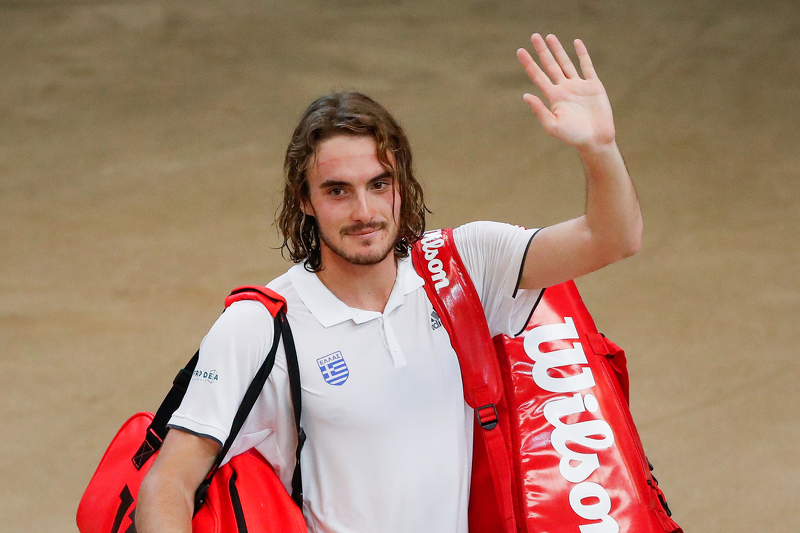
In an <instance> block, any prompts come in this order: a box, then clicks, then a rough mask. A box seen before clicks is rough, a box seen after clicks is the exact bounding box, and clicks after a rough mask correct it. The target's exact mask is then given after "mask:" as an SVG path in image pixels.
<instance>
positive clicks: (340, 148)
mask: <svg viewBox="0 0 800 533" xmlns="http://www.w3.org/2000/svg"><path fill="white" fill-rule="evenodd" d="M390 160H391V159H390ZM310 163H311V164H310V165H309V169H308V177H309V178H310V179H312V180H313V179H314V178H320V177H322V178H324V179H333V178H335V179H347V178H356V177H359V176H361V175H363V174H365V173H366V174H370V173H373V174H372V175H374V173H381V172H383V171H384V168H383V165H381V163H380V161H379V160H378V153H377V144H376V142H375V139H373V138H372V137H368V136H351V135H336V136H334V137H331V138H330V139H326V140H324V141H322V142H321V143H319V145H317V149H316V151H315V152H314V156H313V157H312V158H311V162H310ZM372 175H370V176H369V177H372Z"/></svg>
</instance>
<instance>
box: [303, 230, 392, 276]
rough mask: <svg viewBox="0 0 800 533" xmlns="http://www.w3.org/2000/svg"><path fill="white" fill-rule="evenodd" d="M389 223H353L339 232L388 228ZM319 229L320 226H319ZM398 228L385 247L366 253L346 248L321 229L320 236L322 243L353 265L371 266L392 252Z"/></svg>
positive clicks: (344, 233)
mask: <svg viewBox="0 0 800 533" xmlns="http://www.w3.org/2000/svg"><path fill="white" fill-rule="evenodd" d="M388 226H389V224H388V223H386V222H372V223H368V224H353V225H351V226H347V227H345V228H342V230H341V231H340V232H339V234H340V235H341V236H345V235H347V234H349V233H356V232H359V231H362V230H364V229H374V230H379V231H380V230H386V229H388ZM317 228H318V229H319V226H318V227H317ZM396 232H397V230H396V228H395V234H394V235H391V236H392V237H393V238H392V239H390V242H389V243H388V244H387V245H386V246H385V247H383V248H378V249H375V250H372V251H370V252H366V253H358V252H357V251H355V252H354V251H349V250H346V249H345V247H344V246H341V245H340V242H341V241H339V242H334V240H333V239H331V238H330V237H329V236H328V235H327V234H325V233H324V232H323V231H322V230H321V229H320V230H319V237H320V240H321V241H322V243H323V244H324V245H325V246H327V247H328V248H329V249H330V250H331V251H332V252H333V253H334V254H336V255H337V256H339V257H341V258H342V259H344V260H345V261H347V262H348V263H350V264H352V265H358V266H369V265H377V264H378V263H381V262H382V261H384V260H385V259H386V258H387V257H388V256H389V254H390V253H392V252H393V251H394V248H395V244H396V242H397V233H396Z"/></svg>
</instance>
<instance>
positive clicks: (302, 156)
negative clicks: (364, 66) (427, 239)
mask: <svg viewBox="0 0 800 533" xmlns="http://www.w3.org/2000/svg"><path fill="white" fill-rule="evenodd" d="M337 135H351V136H366V137H372V138H373V139H375V144H376V145H377V154H376V156H377V158H378V161H379V162H380V164H381V165H382V166H383V168H385V169H386V170H387V171H389V172H390V173H391V175H392V177H393V178H394V183H395V186H396V187H397V188H398V191H399V193H400V219H399V221H398V235H397V242H396V243H395V247H394V254H395V258H397V259H400V258H403V257H407V256H408V253H409V248H410V246H411V245H412V244H414V243H415V242H416V241H418V240H419V239H420V238H421V237H422V234H423V233H424V232H425V213H426V212H429V211H428V209H427V207H426V206H425V201H424V199H423V194H422V187H421V186H420V184H419V182H417V180H416V178H415V177H414V173H413V171H412V162H411V146H410V144H409V142H408V139H407V138H406V134H405V132H404V131H403V129H402V128H401V127H400V125H399V124H398V123H397V121H395V119H394V118H393V117H392V115H391V114H390V113H389V112H388V111H387V110H386V109H385V108H384V107H383V106H381V105H380V104H378V103H377V102H375V101H374V100H373V99H371V98H369V97H368V96H365V95H363V94H361V93H357V92H345V93H333V94H329V95H325V96H321V97H319V98H317V99H316V100H314V101H313V102H312V103H311V105H309V106H308V108H307V109H306V111H305V113H303V116H302V117H301V119H300V122H299V123H298V125H297V127H296V128H295V130H294V133H293V134H292V140H291V142H290V143H289V147H288V148H287V149H286V158H285V159H284V165H283V166H284V172H285V181H284V190H283V204H282V205H281V206H280V207H279V208H278V212H277V214H276V217H275V223H276V225H277V226H278V228H279V230H280V232H281V234H282V236H283V245H282V246H281V253H283V254H285V252H288V254H289V258H290V259H291V260H292V261H293V262H295V263H301V262H303V261H305V268H306V270H309V271H310V272H319V271H320V270H322V256H321V241H320V236H319V228H318V227H317V221H316V220H315V218H314V217H312V216H310V215H306V214H305V213H304V212H303V208H302V207H303V202H304V201H306V200H308V198H309V188H308V180H307V177H308V170H309V166H310V164H311V161H312V159H313V157H314V155H315V153H316V149H317V147H318V146H319V145H320V143H322V142H323V141H325V140H327V139H330V138H331V137H335V136H337ZM389 154H391V158H390V155H389ZM393 163H394V164H393Z"/></svg>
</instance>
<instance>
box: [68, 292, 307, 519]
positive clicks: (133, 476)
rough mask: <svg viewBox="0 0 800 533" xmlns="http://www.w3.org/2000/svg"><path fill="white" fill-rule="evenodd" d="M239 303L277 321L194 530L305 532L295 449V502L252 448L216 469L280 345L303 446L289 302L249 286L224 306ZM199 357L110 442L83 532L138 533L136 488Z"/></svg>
mask: <svg viewBox="0 0 800 533" xmlns="http://www.w3.org/2000/svg"><path fill="white" fill-rule="evenodd" d="M239 300H256V301H259V302H261V303H262V304H264V306H265V307H266V308H267V310H268V311H269V312H270V314H271V315H272V316H273V318H274V327H275V332H274V337H273V345H272V348H271V350H270V353H269V355H267V358H266V360H265V361H264V363H263V364H262V366H261V368H260V369H259V371H258V373H257V374H256V376H255V377H254V378H253V381H252V383H251V384H250V387H249V388H248V390H247V392H246V393H245V397H244V398H243V400H242V403H241V405H240V407H239V410H238V412H237V413H236V416H235V418H234V421H233V425H232V427H231V434H230V435H229V437H228V440H227V441H226V442H225V444H224V445H223V446H222V449H221V450H220V452H219V454H218V455H217V458H216V460H215V462H214V466H213V467H212V469H211V472H209V473H208V475H207V476H206V479H205V481H204V482H203V483H202V484H201V486H200V488H199V489H198V490H197V494H196V495H195V516H194V518H193V520H192V531H193V532H194V533H233V532H236V531H239V532H242V531H248V532H250V533H258V532H262V533H306V532H307V528H306V524H305V521H304V519H303V513H302V511H301V510H300V507H299V506H300V505H301V502H302V490H301V489H300V487H299V485H297V483H299V479H300V472H299V451H298V463H297V465H296V467H295V468H296V470H295V478H294V480H293V482H292V485H293V492H294V494H293V495H292V496H290V495H289V493H287V491H286V489H285V488H284V487H283V485H282V484H281V482H280V480H279V479H278V476H277V475H276V474H275V472H274V471H273V469H272V466H271V465H270V464H269V462H267V460H266V459H264V458H263V457H262V456H261V454H259V453H258V452H257V451H256V450H255V449H250V450H248V451H246V452H244V453H242V454H239V455H237V456H235V457H233V458H232V459H231V460H230V461H228V462H227V463H225V465H223V466H220V463H221V462H222V461H223V459H224V458H225V456H226V454H227V452H228V450H229V449H230V446H231V445H232V444H233V440H234V438H235V437H236V434H237V433H238V432H239V430H240V429H241V427H242V424H243V423H244V421H245V419H246V418H247V415H248V414H249V412H250V410H251V408H252V407H253V404H254V403H255V401H256V399H257V398H258V395H259V394H260V393H261V389H262V387H263V386H264V383H265V382H266V380H267V377H268V376H269V374H270V371H271V370H272V366H273V364H274V362H275V353H276V351H277V348H278V341H279V340H280V339H283V343H284V346H285V348H286V354H287V364H288V365H289V367H290V370H289V376H290V377H289V379H290V385H291V387H290V388H291V391H292V392H291V394H292V397H293V399H292V404H293V406H294V409H295V422H296V425H297V429H298V435H300V439H299V440H300V442H299V446H300V447H302V441H303V440H304V437H303V436H302V435H303V432H302V428H300V426H299V421H300V408H301V407H300V399H299V394H300V382H299V370H298V369H297V357H296V354H295V351H294V342H293V340H292V338H291V330H290V329H289V327H288V322H287V320H286V313H285V308H286V302H285V301H284V299H283V298H282V297H281V296H279V295H278V294H276V293H275V292H273V291H271V290H270V289H267V288H266V287H258V286H246V287H240V288H238V289H236V290H234V291H233V292H232V293H231V295H230V296H228V297H227V298H226V300H225V307H226V308H227V307H228V306H229V305H231V304H232V303H233V302H236V301H239ZM198 355H199V353H195V355H194V356H193V357H192V358H191V359H190V360H189V363H188V364H187V365H186V367H184V368H183V369H181V371H180V372H178V375H177V376H176V378H175V380H174V382H173V386H172V388H171V389H170V391H169V393H168V394H167V396H166V397H165V398H164V401H163V402H162V403H161V406H160V408H159V409H158V410H157V411H156V413H155V414H154V413H150V412H141V413H136V414H135V415H133V416H132V417H131V418H129V419H128V421H127V422H125V423H124V424H123V425H122V427H121V428H120V430H119V431H118V432H117V434H116V436H115V437H114V439H113V440H112V441H111V444H110V445H109V446H108V449H107V450H106V452H105V454H104V455H103V458H102V459H101V460H100V464H99V465H98V467H97V470H96V471H95V473H94V475H93V476H92V479H91V480H90V481H89V485H88V486H87V487H86V490H85V491H84V493H83V496H82V498H81V501H80V504H79V505H78V512H77V516H76V522H77V525H78V530H79V531H80V532H81V533H136V527H135V525H134V520H135V516H136V507H137V503H138V499H139V486H140V485H141V483H142V480H143V479H144V477H145V475H146V474H147V472H148V471H149V470H150V467H151V466H152V465H153V462H154V461H155V457H156V455H158V451H159V449H160V448H161V444H162V442H163V440H164V438H165V437H166V434H167V431H168V428H167V423H168V422H169V419H170V417H171V416H172V413H173V411H175V409H177V408H178V406H179V405H180V403H181V400H182V399H183V396H184V394H185V393H186V388H187V387H188V386H189V382H190V380H191V378H192V375H193V373H194V371H195V365H196V364H197V360H198Z"/></svg>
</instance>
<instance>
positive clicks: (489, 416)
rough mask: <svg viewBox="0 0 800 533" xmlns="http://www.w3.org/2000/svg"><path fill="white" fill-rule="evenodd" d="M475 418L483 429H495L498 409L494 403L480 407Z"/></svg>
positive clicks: (476, 410)
mask: <svg viewBox="0 0 800 533" xmlns="http://www.w3.org/2000/svg"><path fill="white" fill-rule="evenodd" d="M475 418H476V419H477V420H478V424H480V426H481V427H482V428H483V429H485V430H490V429H494V428H495V426H497V408H496V407H495V406H494V404H493V403H490V404H487V405H484V406H481V407H478V408H477V409H475Z"/></svg>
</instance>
